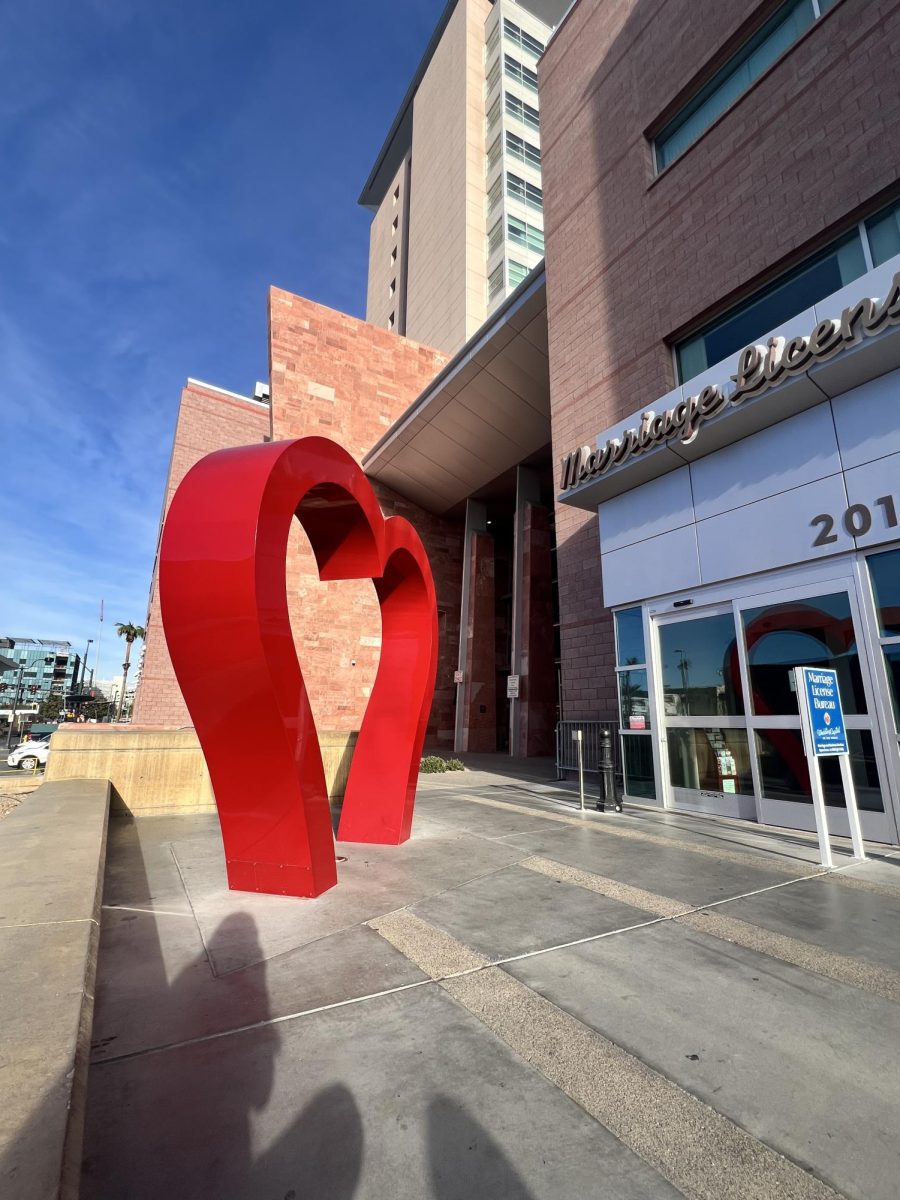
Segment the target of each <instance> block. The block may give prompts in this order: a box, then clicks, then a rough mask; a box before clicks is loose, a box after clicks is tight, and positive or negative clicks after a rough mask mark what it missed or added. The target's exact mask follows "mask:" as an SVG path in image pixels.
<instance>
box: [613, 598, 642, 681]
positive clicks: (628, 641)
mask: <svg viewBox="0 0 900 1200" xmlns="http://www.w3.org/2000/svg"><path fill="white" fill-rule="evenodd" d="M615 621H616V665H617V666H620V667H627V666H630V665H631V664H632V663H639V664H643V663H645V662H646V661H647V655H646V653H645V651H644V616H643V613H642V611H641V609H639V608H625V609H623V610H622V611H621V612H617V613H616V614H615Z"/></svg>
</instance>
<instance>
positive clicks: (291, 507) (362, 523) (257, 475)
mask: <svg viewBox="0 0 900 1200" xmlns="http://www.w3.org/2000/svg"><path fill="white" fill-rule="evenodd" d="M294 517H297V519H298V520H299V521H300V523H301V525H302V526H303V528H304V530H305V531H306V534H307V537H308V538H309V541H310V544H311V546H312V549H313V552H314V554H315V558H316V563H317V565H318V568H319V577H320V578H321V579H323V580H330V579H372V580H373V581H374V584H375V590H376V593H377V596H378V601H379V604H380V607H381V619H382V648H381V660H380V663H379V667H378V673H377V675H376V678H375V685H374V687H373V690H372V696H371V698H370V701H369V705H368V708H367V710H366V714H365V717H364V719H363V722H362V727H361V729H360V731H359V738H358V741H357V744H356V748H355V750H354V754H353V761H352V764H351V767H350V774H349V779H348V782H347V787H346V791H345V795H344V803H343V808H342V811H341V819H340V824H339V827H338V838H339V839H340V840H342V841H357V842H378V843H382V844H390V845H397V844H399V843H400V842H403V841H405V840H406V839H407V838H408V837H409V833H410V826H411V823H412V814H413V803H414V800H415V791H416V781H417V778H418V767H419V759H420V756H421V753H422V743H423V741H424V738H425V726H426V722H427V719H428V713H429V710H430V708H431V699H432V695H433V693H434V682H435V674H436V670H437V604H436V601H435V592H434V581H433V579H432V575H431V569H430V567H429V564H428V558H427V555H426V553H425V549H424V547H423V545H422V542H421V540H420V539H419V536H418V534H417V533H416V531H415V529H413V527H412V526H411V525H410V524H409V522H408V521H406V520H404V519H403V518H402V517H388V518H387V519H385V517H384V516H383V515H382V513H381V509H380V507H379V505H378V501H377V499H376V497H375V493H374V491H373V490H372V486H371V484H370V483H369V481H368V479H366V477H365V475H364V474H363V472H362V469H361V468H360V467H359V466H358V465H357V463H356V462H355V461H354V460H353V459H352V458H351V457H350V455H349V454H348V453H347V452H346V451H345V450H343V449H342V448H341V447H340V446H338V445H337V444H336V443H335V442H331V441H329V440H328V439H326V438H317V437H309V438H301V439H300V440H298V441H293V442H270V443H268V444H263V445H254V446H242V447H239V448H237V449H233V450H219V451H216V452H215V453H214V454H210V455H207V457H206V458H203V459H201V460H200V462H198V463H197V464H196V465H195V466H194V467H192V468H191V470H190V471H189V472H188V474H187V475H186V476H185V478H184V480H183V481H182V483H181V485H180V486H179V488H178V490H177V491H176V493H175V495H174V497H173V499H172V503H171V505H170V507H169V511H168V514H167V516H166V521H165V527H164V531H163V539H162V545H161V547H160V566H159V581H160V602H161V606H162V615H163V624H164V627H165V633H166V641H167V644H168V649H169V654H170V655H171V658H172V664H173V666H174V668H175V674H176V676H177V678H178V682H179V684H180V685H181V690H182V694H183V695H184V699H185V703H186V704H187V707H188V711H189V712H190V714H191V717H192V719H193V722H194V727H195V729H196V730H197V736H198V737H199V739H200V744H201V746H202V748H203V753H204V756H205V758H206V764H207V767H208V768H209V773H210V778H211V780H212V785H213V791H214V792H215V797H216V807H217V809H218V813H219V823H220V825H221V829H222V840H223V843H224V848H225V860H226V864H227V870H228V883H229V886H230V887H232V888H234V889H237V890H240V891H252V892H272V893H277V894H281V895H291V896H318V895H320V894H321V893H322V892H324V891H326V890H327V889H328V888H330V887H333V886H334V884H335V883H336V882H337V870H336V865H335V855H334V839H333V836H332V829H331V812H330V808H329V803H328V792H327V789H326V785H325V773H324V770H323V766H322V755H321V751H320V748H319V739H318V734H317V731H316V727H315V722H314V720H313V715H312V711H311V708H310V704H309V698H308V696H307V693H306V687H305V685H304V681H303V674H302V672H301V669H300V665H299V663H298V661H297V655H296V652H295V650H294V640H293V636H292V633H291V625H290V619H289V616H288V604H287V587H286V579H285V572H286V559H287V544H288V534H289V532H290V528H291V521H292V520H293V518H294ZM251 741H252V751H251V749H250V743H251Z"/></svg>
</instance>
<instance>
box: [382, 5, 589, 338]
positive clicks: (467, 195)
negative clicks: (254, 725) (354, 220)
mask: <svg viewBox="0 0 900 1200" xmlns="http://www.w3.org/2000/svg"><path fill="white" fill-rule="evenodd" d="M566 7H567V6H566V4H565V2H564V0H526V2H525V3H516V0H494V2H493V3H492V2H491V0H450V3H448V4H447V7H446V8H445V9H444V12H443V14H442V16H441V19H440V21H439V22H438V26H437V28H436V29H435V32H434V34H433V36H432V38H431V41H430V42H429V44H428V47H427V48H426V51H425V54H424V56H423V58H422V61H421V62H420V64H419V66H418V68H417V70H416V73H415V75H414V77H413V80H412V82H411V84H410V86H409V88H408V90H407V92H406V95H405V97H404V99H403V102H402V103H401V105H400V110H399V112H398V113H397V116H396V117H395V119H394V122H393V124H392V125H391V128H390V131H389V132H388V135H387V138H386V139H385V142H384V145H383V146H382V148H381V150H380V151H379V154H378V157H377V158H376V160H375V164H374V166H373V167H372V170H371V172H370V174H369V178H368V179H367V180H366V183H365V186H364V188H363V190H362V194H361V195H360V204H362V205H364V206H365V207H367V208H370V209H371V210H372V212H373V213H374V216H373V219H372V228H371V234H370V241H369V281H368V293H367V303H366V319H367V321H369V322H370V323H371V324H373V325H379V326H381V327H382V328H385V329H390V330H393V331H394V332H395V333H399V334H403V335H405V336H406V337H409V338H412V339H414V340H416V341H419V342H423V343H425V344H426V345H430V346H434V347H435V348H437V349H440V350H443V351H445V352H446V353H449V354H452V353H454V352H455V351H457V350H458V349H459V348H460V347H461V346H462V345H463V344H464V343H465V342H466V341H468V339H469V338H470V337H472V335H473V334H474V333H475V332H476V330H477V329H479V328H480V326H481V325H482V324H483V323H484V321H485V319H486V317H487V316H488V315H489V314H490V313H491V312H493V311H494V310H495V309H496V308H497V306H498V305H499V304H500V303H501V302H502V300H503V299H504V298H505V297H506V296H507V295H509V294H510V292H512V291H514V290H515V288H516V287H517V286H518V285H519V284H520V283H521V282H522V280H523V279H524V278H525V277H526V275H528V273H529V272H530V271H531V270H532V269H533V268H534V267H535V266H537V264H538V263H539V262H540V261H541V259H542V258H543V254H544V220H543V193H542V190H541V143H540V119H539V115H538V114H539V110H538V94H537V86H538V85H537V62H538V59H539V57H540V55H541V54H542V53H543V51H544V47H545V45H546V43H547V40H548V38H549V37H550V34H551V32H552V28H553V22H554V21H557V20H559V18H560V17H561V16H562V13H563V12H564V11H565V8H566Z"/></svg>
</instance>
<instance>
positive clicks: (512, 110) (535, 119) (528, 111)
mask: <svg viewBox="0 0 900 1200" xmlns="http://www.w3.org/2000/svg"><path fill="white" fill-rule="evenodd" d="M503 101H504V104H505V106H506V111H507V112H508V113H509V115H510V116H511V117H515V118H516V120H517V121H521V122H522V124H523V125H527V126H528V127H529V129H535V130H537V129H540V126H541V118H540V113H539V112H538V110H537V109H536V108H532V107H531V105H530V104H526V103H525V101H524V100H520V99H519V97H518V96H513V95H512V93H511V92H506V93H505V94H504V97H503Z"/></svg>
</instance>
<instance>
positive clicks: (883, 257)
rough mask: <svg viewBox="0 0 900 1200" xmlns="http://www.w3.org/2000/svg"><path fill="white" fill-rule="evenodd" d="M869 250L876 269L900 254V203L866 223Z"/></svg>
mask: <svg viewBox="0 0 900 1200" xmlns="http://www.w3.org/2000/svg"><path fill="white" fill-rule="evenodd" d="M866 233H867V234H868V237H869V249H870V250H871V251H872V262H873V263H874V264H875V266H876V267H879V266H881V264H882V263H883V262H887V260H888V259H889V258H894V256H895V255H897V254H900V202H898V203H896V204H892V205H891V207H890V208H887V209H885V210H884V212H880V213H878V214H877V216H874V217H870V218H869V220H868V221H866Z"/></svg>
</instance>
